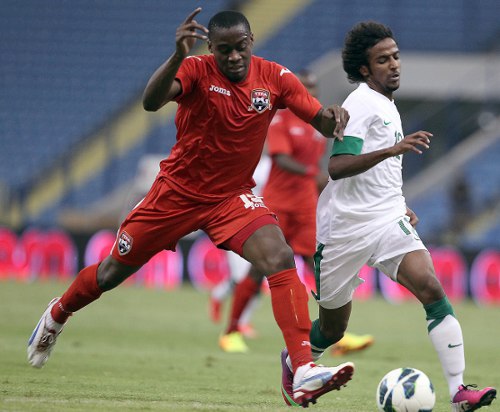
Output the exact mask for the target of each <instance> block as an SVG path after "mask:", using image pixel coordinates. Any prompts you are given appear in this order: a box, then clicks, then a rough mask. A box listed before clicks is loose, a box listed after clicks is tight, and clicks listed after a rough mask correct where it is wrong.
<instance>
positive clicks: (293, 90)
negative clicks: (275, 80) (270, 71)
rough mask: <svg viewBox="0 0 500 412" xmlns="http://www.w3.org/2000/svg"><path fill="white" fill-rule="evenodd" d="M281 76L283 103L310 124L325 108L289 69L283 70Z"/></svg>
mask: <svg viewBox="0 0 500 412" xmlns="http://www.w3.org/2000/svg"><path fill="white" fill-rule="evenodd" d="M279 76H280V80H281V87H282V95H281V102H282V103H283V104H284V105H285V106H286V107H288V108H289V109H290V110H291V111H292V112H293V113H294V114H295V115H296V116H297V117H299V118H300V119H302V120H304V121H305V122H306V123H310V122H311V120H312V119H313V118H314V116H316V114H317V113H318V112H319V111H320V109H321V108H322V107H323V106H322V105H321V103H320V102H319V101H318V99H316V98H315V97H313V96H311V94H309V92H308V91H307V89H306V88H305V86H304V85H303V84H302V82H301V81H300V80H299V79H298V78H297V76H295V74H293V73H292V72H290V71H289V70H288V69H285V68H283V69H282V70H281V71H280V74H279Z"/></svg>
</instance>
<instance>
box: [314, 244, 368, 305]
mask: <svg viewBox="0 0 500 412" xmlns="http://www.w3.org/2000/svg"><path fill="white" fill-rule="evenodd" d="M374 247H375V246H374V245H373V244H372V243H371V238H370V237H367V238H364V239H356V240H352V241H349V242H344V243H335V244H332V245H323V244H319V245H318V248H317V250H316V253H315V255H314V261H315V265H314V266H315V273H314V275H315V278H316V291H317V296H316V300H317V301H318V304H319V305H320V306H321V307H322V308H325V309H338V308H341V307H342V306H344V305H346V304H347V303H349V302H350V301H351V300H352V296H353V294H354V291H355V290H356V288H357V287H358V286H359V285H360V284H362V283H363V282H364V280H363V279H361V278H360V277H359V276H358V273H359V271H360V270H361V268H362V267H363V265H364V264H365V263H366V262H367V260H368V259H369V257H370V255H371V253H372V249H373V248H374Z"/></svg>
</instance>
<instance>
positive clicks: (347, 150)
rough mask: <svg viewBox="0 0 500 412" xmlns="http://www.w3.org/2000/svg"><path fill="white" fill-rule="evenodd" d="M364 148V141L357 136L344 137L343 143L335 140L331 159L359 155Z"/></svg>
mask: <svg viewBox="0 0 500 412" xmlns="http://www.w3.org/2000/svg"><path fill="white" fill-rule="evenodd" d="M362 147H363V139H360V138H359V137H355V136H344V140H343V141H342V142H341V141H340V140H337V139H335V140H334V142H333V147H332V153H331V155H330V157H332V156H337V155H343V154H349V155H359V154H360V153H361V148H362Z"/></svg>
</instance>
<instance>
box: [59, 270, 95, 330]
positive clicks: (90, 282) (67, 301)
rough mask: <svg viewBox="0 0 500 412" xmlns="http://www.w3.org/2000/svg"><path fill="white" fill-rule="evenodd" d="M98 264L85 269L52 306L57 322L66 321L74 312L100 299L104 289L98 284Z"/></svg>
mask: <svg viewBox="0 0 500 412" xmlns="http://www.w3.org/2000/svg"><path fill="white" fill-rule="evenodd" d="M98 266H99V264H95V265H92V266H88V267H86V268H85V269H83V270H82V271H81V272H80V273H79V274H78V276H77V277H76V278H75V280H74V281H73V283H72V284H71V285H70V287H69V288H68V290H67V291H66V292H65V293H64V294H63V295H62V297H61V299H59V301H58V302H57V303H56V304H55V305H54V306H53V307H52V310H51V312H50V314H51V315H52V318H53V319H54V320H55V321H56V322H57V323H60V324H63V323H65V322H66V320H67V319H68V318H69V317H70V316H71V314H72V313H73V312H76V311H77V310H79V309H81V308H83V307H84V306H87V305H88V304H89V303H91V302H93V301H94V300H96V299H99V297H100V296H101V294H102V291H101V289H99V286H98V285H97V267H98Z"/></svg>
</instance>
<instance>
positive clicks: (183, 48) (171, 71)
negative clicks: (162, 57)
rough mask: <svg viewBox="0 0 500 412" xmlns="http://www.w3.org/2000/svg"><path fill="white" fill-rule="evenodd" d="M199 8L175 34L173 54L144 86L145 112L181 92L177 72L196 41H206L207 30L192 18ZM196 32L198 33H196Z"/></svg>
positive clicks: (162, 104)
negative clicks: (176, 77) (176, 76)
mask: <svg viewBox="0 0 500 412" xmlns="http://www.w3.org/2000/svg"><path fill="white" fill-rule="evenodd" d="M200 11H201V7H198V8H197V9H195V10H193V12H191V14H190V15H189V16H188V17H187V18H186V20H184V22H183V23H182V24H181V25H180V26H179V27H178V28H177V31H176V33H175V52H174V53H173V54H172V55H171V56H170V57H169V58H168V59H167V61H165V62H164V63H163V64H162V65H161V66H160V67H159V68H158V69H156V71H155V72H154V73H153V75H152V76H151V78H150V79H149V81H148V84H147V85H146V89H145V90H144V94H143V97H142V105H143V107H144V109H145V110H147V111H156V110H158V109H160V108H161V107H163V106H164V105H165V104H166V103H168V102H169V101H171V100H173V99H174V98H175V97H176V96H177V95H179V93H180V92H181V84H180V83H179V82H178V81H177V80H175V75H176V74H177V70H179V67H180V66H181V63H182V61H183V60H184V59H185V58H186V56H187V55H188V54H189V52H190V51H191V49H192V48H193V46H194V44H195V42H196V40H197V39H200V40H203V41H206V40H207V39H208V37H207V36H206V33H208V29H207V28H206V27H205V26H203V25H201V24H199V23H197V22H196V20H194V17H195V16H196V15H197V14H198V13H199V12H200ZM197 30H198V31H197Z"/></svg>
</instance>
